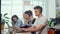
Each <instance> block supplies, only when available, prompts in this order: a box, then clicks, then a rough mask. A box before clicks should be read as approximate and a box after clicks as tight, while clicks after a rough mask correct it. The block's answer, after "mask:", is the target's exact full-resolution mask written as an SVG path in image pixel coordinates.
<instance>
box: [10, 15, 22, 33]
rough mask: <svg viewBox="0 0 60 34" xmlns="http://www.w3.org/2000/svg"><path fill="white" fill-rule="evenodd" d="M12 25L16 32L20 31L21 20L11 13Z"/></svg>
mask: <svg viewBox="0 0 60 34" xmlns="http://www.w3.org/2000/svg"><path fill="white" fill-rule="evenodd" d="M11 19H12V26H13V30H16V32H20V31H21V28H20V27H21V25H23V23H22V21H21V20H19V18H18V16H17V15H13V16H12V18H11ZM18 28H20V30H18Z"/></svg>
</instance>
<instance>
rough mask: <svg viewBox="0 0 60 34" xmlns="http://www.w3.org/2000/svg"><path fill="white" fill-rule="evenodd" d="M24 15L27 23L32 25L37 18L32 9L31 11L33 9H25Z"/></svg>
mask: <svg viewBox="0 0 60 34" xmlns="http://www.w3.org/2000/svg"><path fill="white" fill-rule="evenodd" d="M23 17H24V19H25V23H26V24H27V25H32V24H34V21H35V18H33V14H32V11H31V10H27V11H25V13H24V15H23Z"/></svg>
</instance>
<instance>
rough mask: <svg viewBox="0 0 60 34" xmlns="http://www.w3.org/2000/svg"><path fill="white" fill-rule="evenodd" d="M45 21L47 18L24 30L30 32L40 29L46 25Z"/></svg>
mask: <svg viewBox="0 0 60 34" xmlns="http://www.w3.org/2000/svg"><path fill="white" fill-rule="evenodd" d="M47 21H48V20H43V21H42V23H40V24H39V25H38V26H37V25H36V27H31V28H27V29H25V31H31V32H36V31H42V30H43V29H44V28H45V27H46V25H47Z"/></svg>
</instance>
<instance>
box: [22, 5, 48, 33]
mask: <svg viewBox="0 0 60 34" xmlns="http://www.w3.org/2000/svg"><path fill="white" fill-rule="evenodd" d="M34 12H35V15H36V16H37V17H38V18H37V19H36V21H35V23H34V24H33V25H32V26H31V27H29V28H22V29H23V30H24V31H27V32H36V33H35V34H47V23H48V19H47V18H46V17H44V16H43V15H42V7H40V6H36V7H34Z"/></svg>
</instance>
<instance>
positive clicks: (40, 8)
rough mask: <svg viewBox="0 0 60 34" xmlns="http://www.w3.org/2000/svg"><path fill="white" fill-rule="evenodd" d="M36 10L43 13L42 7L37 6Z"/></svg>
mask: <svg viewBox="0 0 60 34" xmlns="http://www.w3.org/2000/svg"><path fill="white" fill-rule="evenodd" d="M34 9H39V10H40V13H42V7H40V6H35V7H34Z"/></svg>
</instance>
